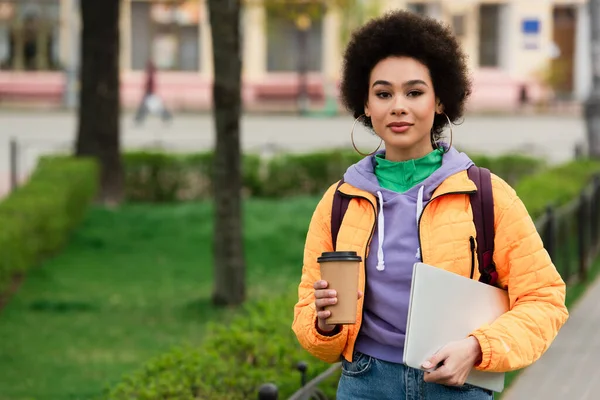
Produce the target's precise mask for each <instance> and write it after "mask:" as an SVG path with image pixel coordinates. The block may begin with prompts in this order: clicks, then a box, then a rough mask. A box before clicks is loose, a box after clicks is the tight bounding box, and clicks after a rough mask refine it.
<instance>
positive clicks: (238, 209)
mask: <svg viewBox="0 0 600 400" xmlns="http://www.w3.org/2000/svg"><path fill="white" fill-rule="evenodd" d="M208 6H209V14H210V17H209V18H210V24H211V32H212V45H213V65H214V68H213V70H214V82H213V117H214V121H215V127H216V131H217V137H216V147H215V152H214V154H215V156H214V175H213V190H214V204H215V228H214V235H213V237H214V239H213V240H214V244H213V249H214V250H213V252H214V271H215V287H214V292H213V299H212V300H213V303H214V304H216V305H239V304H241V303H242V302H243V301H244V299H245V297H246V265H245V260H244V249H243V237H242V232H243V229H242V199H241V197H242V195H241V192H242V178H241V154H240V153H241V149H240V147H241V146H240V115H241V106H242V99H241V85H242V81H241V78H242V60H241V52H240V48H241V45H240V42H241V35H240V26H239V22H240V9H241V3H240V0H209V1H208Z"/></svg>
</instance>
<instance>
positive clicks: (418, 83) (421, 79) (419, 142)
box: [365, 57, 443, 161]
mask: <svg viewBox="0 0 600 400" xmlns="http://www.w3.org/2000/svg"><path fill="white" fill-rule="evenodd" d="M436 112H437V113H441V112H443V109H442V106H441V104H439V100H438V99H437V98H436V96H435V92H434V90H433V83H432V82H431V76H430V75H429V69H428V68H427V67H426V66H425V65H423V64H422V63H420V62H419V61H417V60H415V59H413V58H409V57H388V58H386V59H383V60H381V61H380V62H379V63H378V64H377V65H375V67H374V68H373V70H372V71H371V76H370V79H369V96H368V100H367V104H365V115H366V116H367V117H370V118H371V122H372V124H373V129H374V130H375V132H376V133H377V135H378V136H379V137H381V139H383V141H384V143H385V148H386V158H387V159H388V160H391V161H405V160H410V159H415V158H420V157H423V156H425V155H427V154H428V153H429V152H431V151H432V150H433V147H432V145H431V128H432V126H433V118H434V116H435V113H436Z"/></svg>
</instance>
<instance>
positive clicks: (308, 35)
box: [0, 0, 600, 400]
mask: <svg viewBox="0 0 600 400" xmlns="http://www.w3.org/2000/svg"><path fill="white" fill-rule="evenodd" d="M395 9H407V10H410V11H411V12H414V13H417V14H421V15H427V16H430V17H433V18H436V19H438V20H439V21H441V22H443V23H445V24H447V25H448V26H449V27H450V28H451V29H452V30H453V32H454V33H455V35H456V36H457V37H458V39H459V41H460V42H461V44H462V46H463V48H464V50H465V52H466V53H467V55H468V63H469V67H470V69H471V72H472V78H473V94H472V96H471V98H470V100H469V102H468V105H467V112H466V115H465V116H464V118H463V120H462V121H461V122H460V123H459V124H457V125H456V126H454V127H453V130H452V133H453V143H454V145H455V146H456V147H457V148H459V150H462V151H465V152H466V153H468V155H469V156H470V157H471V158H472V159H473V160H474V161H475V162H476V163H477V164H478V165H480V166H483V167H487V168H490V169H491V170H492V172H494V173H495V174H497V175H499V176H500V177H502V178H503V179H505V180H506V181H507V182H508V183H509V184H511V185H512V186H513V187H514V188H515V190H516V191H517V193H518V194H519V196H520V198H521V199H522V200H523V202H524V203H525V205H526V207H527V209H528V211H529V212H530V214H531V216H532V218H533V219H534V220H535V223H536V226H537V228H538V231H539V233H540V235H541V236H542V238H543V240H544V244H545V246H546V248H547V249H548V251H549V253H550V255H551V256H552V258H553V260H554V261H555V264H556V266H557V269H558V270H559V272H560V273H561V275H562V276H563V278H564V280H565V281H566V282H567V284H568V291H567V293H568V295H567V304H568V306H569V308H570V310H571V318H570V320H569V322H568V323H567V325H566V326H565V328H564V329H563V330H562V331H561V333H560V335H559V337H558V339H557V341H556V342H555V344H554V345H553V346H552V347H551V348H550V349H549V350H548V352H547V353H546V354H545V355H544V357H542V360H540V361H539V362H538V363H536V364H535V365H534V366H532V367H529V368H527V369H526V370H524V371H517V372H512V373H510V374H508V375H507V390H506V391H505V393H503V394H501V395H497V396H496V398H504V399H505V400H506V399H545V400H546V399H554V398H556V399H563V398H566V397H567V396H568V397H569V398H571V399H573V400H575V399H596V398H597V397H598V396H597V393H598V392H599V391H600V386H598V385H599V383H598V382H600V369H599V368H598V367H597V366H596V362H595V359H594V358H593V355H595V354H600V339H598V335H597V332H596V331H597V327H598V326H600V308H599V307H598V304H600V281H599V280H598V279H595V278H596V277H597V275H598V272H599V271H600V1H598V0H587V1H586V0H527V1H525V0H430V1H427V0H421V1H416V0H415V1H404V0H242V1H240V0H0V400H25V399H28V400H31V399H44V400H45V399H48V400H50V399H52V400H54V399H57V400H66V399H96V398H105V399H112V400H121V399H123V400H124V399H219V400H221V399H223V400H225V399H256V398H262V399H275V398H277V396H279V398H293V399H308V398H311V399H326V398H330V399H333V398H335V384H336V382H337V378H338V377H339V365H337V364H336V365H334V366H333V367H331V368H330V369H328V368H329V366H328V365H326V364H324V363H322V362H320V361H317V360H316V359H314V358H312V357H311V356H310V355H308V354H307V353H306V352H305V351H304V350H302V349H301V348H300V347H299V345H298V344H297V341H296V339H295V337H294V335H293V333H292V332H291V329H290V326H291V322H292V318H293V311H292V310H293V305H294V303H295V301H296V300H297V298H296V293H297V284H298V282H299V279H300V274H301V269H302V252H303V246H304V240H305V235H306V231H307V228H308V223H309V221H310V217H311V215H312V212H313V211H314V208H315V206H316V204H317V203H318V201H319V199H320V197H321V195H322V193H323V192H324V190H326V189H327V188H328V187H329V185H331V184H332V183H334V182H336V181H337V180H338V179H339V178H340V177H341V176H342V175H343V172H344V171H345V169H346V168H347V167H348V166H349V165H351V164H352V163H354V162H356V161H358V160H359V159H360V158H361V157H360V156H359V155H358V154H356V153H354V152H353V150H352V146H351V143H350V131H351V128H352V123H353V118H352V117H351V116H350V115H348V113H347V112H346V111H345V110H344V109H343V107H342V106H341V104H340V102H339V100H338V95H339V92H338V87H339V82H340V70H341V62H342V52H343V50H344V48H345V45H346V43H347V42H348V40H349V37H350V34H351V32H352V31H353V29H355V28H356V27H358V26H360V25H361V24H363V23H364V22H366V21H368V20H369V19H370V18H372V17H375V16H378V15H381V14H382V13H384V12H386V11H388V10H395ZM215 83H217V85H216V86H217V87H218V88H219V90H221V92H220V93H221V94H222V95H221V97H219V98H217V97H215V96H214V95H215V93H216V92H213V84H215ZM217 92H218V90H217ZM449 134H450V132H446V135H449ZM355 138H356V143H357V145H358V146H359V148H360V149H362V151H363V152H370V151H371V150H372V149H374V148H375V147H376V146H377V143H378V141H376V140H375V138H374V137H373V136H372V135H371V134H369V132H367V131H366V130H364V129H357V131H356V132H355ZM299 363H300V364H299ZM584 371H585V372H584ZM594 378H599V379H594ZM315 379H316V380H315ZM311 382H312V384H311ZM307 384H308V385H307ZM306 385H307V386H306ZM302 387H304V389H302ZM315 388H317V390H315ZM303 390H304V391H303ZM261 396H262V397H261ZM311 396H312V397H311Z"/></svg>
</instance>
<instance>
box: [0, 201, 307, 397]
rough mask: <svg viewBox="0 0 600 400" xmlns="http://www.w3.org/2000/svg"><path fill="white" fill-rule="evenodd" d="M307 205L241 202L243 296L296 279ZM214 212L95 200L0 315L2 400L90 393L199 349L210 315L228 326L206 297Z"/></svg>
mask: <svg viewBox="0 0 600 400" xmlns="http://www.w3.org/2000/svg"><path fill="white" fill-rule="evenodd" d="M316 202H317V199H315V198H306V197H304V198H295V199H288V200H286V201H275V200H265V199H250V200H248V201H246V202H244V223H243V226H244V241H245V249H246V250H245V257H246V261H247V279H248V296H249V298H250V300H251V301H252V300H256V299H259V298H264V297H265V296H267V295H276V294H277V293H281V292H283V291H286V290H288V288H289V285H290V284H294V283H295V282H296V280H297V278H298V273H299V265H300V264H301V262H302V251H301V249H302V246H303V244H304V240H305V237H306V228H307V224H308V220H309V219H310V216H311V214H312V211H313V210H314V207H315V205H316ZM213 211H214V207H213V203H212V202H209V201H205V202H200V203H183V204H124V205H122V206H120V207H119V208H116V209H107V208H103V207H92V208H91V209H90V210H89V212H88V213H87V214H86V217H85V220H84V222H83V224H81V226H80V228H79V229H77V230H76V231H75V232H74V233H73V235H72V236H71V239H70V241H69V245H68V246H67V247H66V248H65V249H64V251H61V252H60V254H57V255H56V256H55V257H52V258H50V259H48V260H46V261H44V262H43V264H42V265H41V266H40V267H39V268H34V269H32V270H30V271H29V272H28V273H27V279H26V280H25V281H24V282H23V284H22V286H21V287H20V288H19V291H18V292H16V293H15V294H14V295H13V296H11V298H10V301H9V302H8V303H7V304H6V306H5V307H4V308H3V309H2V311H1V312H0V359H1V360H2V362H1V365H2V368H1V370H2V373H1V374H0V388H1V389H0V398H2V399H11V400H32V399H35V400H73V399H92V398H96V397H97V396H100V395H101V394H102V393H103V389H104V388H105V387H106V385H113V384H116V383H118V382H119V381H120V380H121V378H122V376H123V374H126V373H131V372H132V371H135V370H137V369H139V368H140V366H141V365H143V364H145V363H146V362H148V360H150V359H153V358H155V357H157V356H159V355H160V354H163V353H166V352H169V351H170V350H171V349H173V348H174V347H175V346H177V347H179V346H182V345H189V346H192V347H196V346H199V345H201V344H202V342H203V339H204V337H205V332H206V324H207V323H208V322H210V321H218V322H219V323H221V324H224V325H225V326H227V323H228V321H229V320H230V318H231V315H232V313H233V312H234V310H233V309H222V308H219V309H217V308H215V307H213V306H212V304H211V301H210V298H211V292H212V282H213V279H214V271H213V268H212V263H213V252H212V241H213V239H212V238H213V224H214V213H213ZM282 232H285V235H282V234H281V233H282ZM290 293H291V292H290ZM288 311H289V310H288ZM288 317H289V318H291V316H288ZM286 324H288V326H287V327H286V328H289V324H291V320H290V321H289V323H288V322H287V321H286ZM311 368H314V367H313V365H312V364H311ZM313 372H315V371H313ZM295 376H296V377H297V374H295ZM298 382H299V380H298Z"/></svg>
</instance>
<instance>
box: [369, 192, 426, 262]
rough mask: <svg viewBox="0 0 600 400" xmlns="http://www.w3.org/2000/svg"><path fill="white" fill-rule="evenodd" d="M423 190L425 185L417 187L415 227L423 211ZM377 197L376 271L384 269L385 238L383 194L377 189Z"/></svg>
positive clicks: (418, 257) (419, 249)
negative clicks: (377, 242) (377, 240)
mask: <svg viewBox="0 0 600 400" xmlns="http://www.w3.org/2000/svg"><path fill="white" fill-rule="evenodd" d="M424 190H425V186H421V187H420V188H419V194H418V197H417V213H416V214H417V215H416V218H417V228H418V226H419V219H420V218H421V214H422V213H423V191H424ZM377 197H378V199H379V214H378V215H377V235H378V237H379V247H378V248H377V271H383V270H385V261H384V259H383V240H384V239H385V234H384V232H385V218H384V216H383V195H382V194H381V192H380V191H377ZM415 257H416V258H417V259H419V260H420V259H421V248H420V247H418V248H417V254H415Z"/></svg>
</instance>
